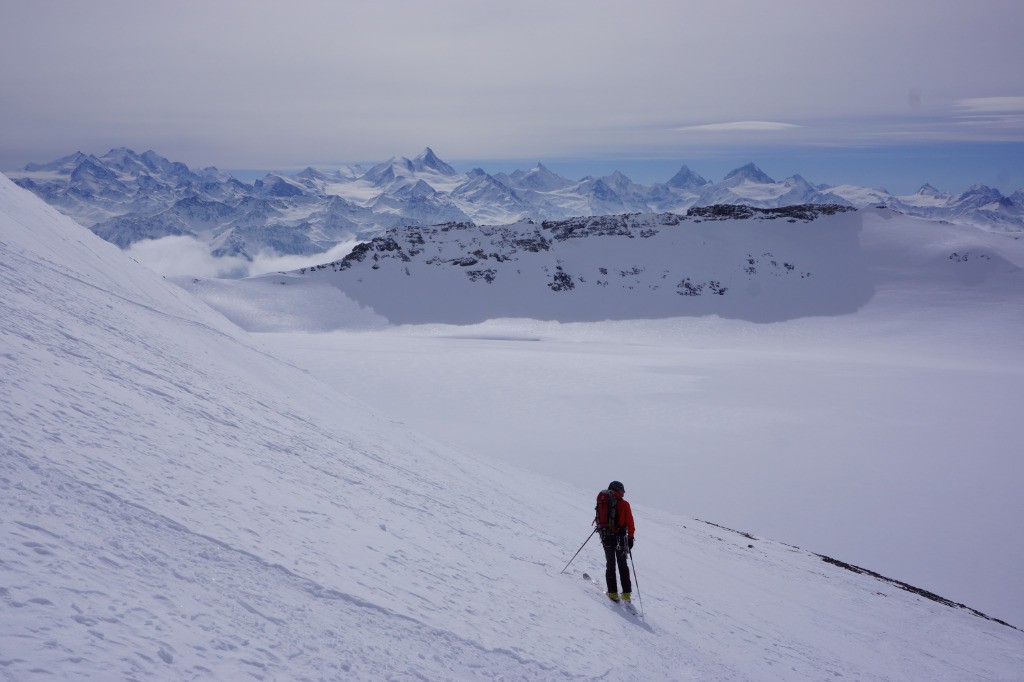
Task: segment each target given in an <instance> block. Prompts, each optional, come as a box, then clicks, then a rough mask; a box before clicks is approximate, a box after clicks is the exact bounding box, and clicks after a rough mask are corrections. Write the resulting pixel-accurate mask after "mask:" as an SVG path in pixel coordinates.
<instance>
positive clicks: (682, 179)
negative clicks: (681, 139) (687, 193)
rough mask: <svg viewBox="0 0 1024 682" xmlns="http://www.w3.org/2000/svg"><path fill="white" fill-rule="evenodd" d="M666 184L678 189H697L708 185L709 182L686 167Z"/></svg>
mask: <svg viewBox="0 0 1024 682" xmlns="http://www.w3.org/2000/svg"><path fill="white" fill-rule="evenodd" d="M665 184H666V185H668V186H669V187H675V188H676V189H697V188H699V187H703V186H704V185H706V184H708V181H707V180H705V179H704V178H703V177H701V176H700V175H698V174H697V173H694V172H693V171H692V170H690V167H689V166H686V165H684V166H682V167H681V168H680V169H679V172H678V173H676V174H675V175H673V176H672V177H671V178H669V181H668V182H666V183H665Z"/></svg>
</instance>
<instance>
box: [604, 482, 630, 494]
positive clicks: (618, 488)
mask: <svg viewBox="0 0 1024 682" xmlns="http://www.w3.org/2000/svg"><path fill="white" fill-rule="evenodd" d="M608 490H614V491H615V492H617V493H622V494H623V495H625V494H626V486H624V485H622V484H621V483H619V482H618V481H612V482H611V483H609V484H608Z"/></svg>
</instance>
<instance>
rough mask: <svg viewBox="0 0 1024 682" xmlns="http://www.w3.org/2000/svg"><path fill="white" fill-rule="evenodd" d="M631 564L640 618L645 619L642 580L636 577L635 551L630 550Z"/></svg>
mask: <svg viewBox="0 0 1024 682" xmlns="http://www.w3.org/2000/svg"><path fill="white" fill-rule="evenodd" d="M587 539H588V540H589V539H590V538H587ZM629 564H630V566H632V567H633V582H635V583H636V598H637V601H639V602H640V617H641V618H643V617H644V598H643V595H641V594H640V579H639V578H638V577H637V575H636V564H635V563H633V550H632V549H630V550H629Z"/></svg>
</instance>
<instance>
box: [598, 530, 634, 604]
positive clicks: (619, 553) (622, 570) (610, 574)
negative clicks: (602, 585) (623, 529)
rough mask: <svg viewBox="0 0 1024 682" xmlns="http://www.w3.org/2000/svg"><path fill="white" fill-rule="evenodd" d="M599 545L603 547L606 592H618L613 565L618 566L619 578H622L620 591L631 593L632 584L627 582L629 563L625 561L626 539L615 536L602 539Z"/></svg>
mask: <svg viewBox="0 0 1024 682" xmlns="http://www.w3.org/2000/svg"><path fill="white" fill-rule="evenodd" d="M601 544H602V545H604V558H605V570H604V578H605V581H606V582H607V583H608V591H609V592H618V589H617V586H616V584H615V565H616V564H618V566H619V577H620V578H622V591H623V592H632V591H633V584H632V583H631V582H630V580H629V561H628V560H627V555H628V554H629V547H628V545H627V544H626V538H624V537H621V536H617V535H616V536H612V537H610V538H602V540H601Z"/></svg>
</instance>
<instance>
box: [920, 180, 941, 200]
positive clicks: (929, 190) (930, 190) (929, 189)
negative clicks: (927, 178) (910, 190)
mask: <svg viewBox="0 0 1024 682" xmlns="http://www.w3.org/2000/svg"><path fill="white" fill-rule="evenodd" d="M916 194H919V195H921V196H925V197H938V196H948V195H947V194H946V193H945V192H941V191H939V190H937V189H935V187H933V186H932V185H931V183H928V182H926V183H924V184H923V185H921V188H920V189H918V190H917V192H916Z"/></svg>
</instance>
